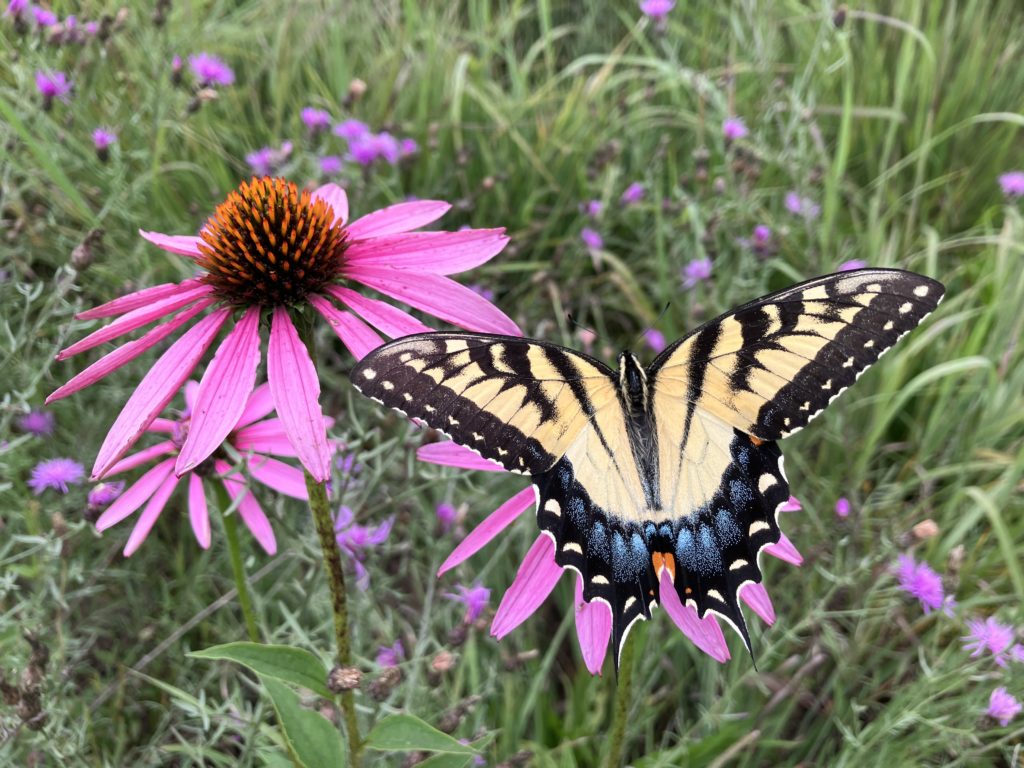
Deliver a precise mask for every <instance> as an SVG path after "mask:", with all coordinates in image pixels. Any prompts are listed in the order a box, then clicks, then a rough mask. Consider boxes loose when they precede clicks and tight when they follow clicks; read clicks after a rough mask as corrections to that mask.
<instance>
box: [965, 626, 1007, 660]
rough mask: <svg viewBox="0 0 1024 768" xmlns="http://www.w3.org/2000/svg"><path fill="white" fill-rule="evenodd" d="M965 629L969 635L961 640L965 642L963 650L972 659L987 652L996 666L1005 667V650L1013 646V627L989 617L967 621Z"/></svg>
mask: <svg viewBox="0 0 1024 768" xmlns="http://www.w3.org/2000/svg"><path fill="white" fill-rule="evenodd" d="M967 629H968V631H969V632H970V634H969V635H967V636H966V637H964V638H963V639H964V640H965V641H966V642H965V643H964V650H965V651H971V658H972V659H976V658H977V657H979V656H981V654H983V653H984V652H985V651H988V652H990V653H991V654H992V656H993V657H994V658H995V662H996V664H998V665H999V666H1000V667H1005V666H1006V656H1007V650H1009V649H1010V646H1012V645H1013V627H1011V626H1009V625H1007V624H1001V623H999V622H998V621H997V620H996V619H995V618H994V617H992V616H989V617H988V618H987V619H985V620H984V621H968V622H967Z"/></svg>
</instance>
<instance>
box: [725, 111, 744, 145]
mask: <svg viewBox="0 0 1024 768" xmlns="http://www.w3.org/2000/svg"><path fill="white" fill-rule="evenodd" d="M722 135H723V136H724V137H725V140H726V142H730V141H736V140H737V139H742V138H743V137H744V136H746V135H747V126H746V124H745V123H744V122H743V120H742V119H741V118H738V117H727V118H725V120H723V121H722Z"/></svg>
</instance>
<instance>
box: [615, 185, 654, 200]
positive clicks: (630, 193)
mask: <svg viewBox="0 0 1024 768" xmlns="http://www.w3.org/2000/svg"><path fill="white" fill-rule="evenodd" d="M645 194H647V189H646V188H645V187H644V185H643V184H641V183H640V182H639V181H634V182H633V183H632V184H630V185H629V186H628V187H626V189H625V191H624V192H623V193H622V197H620V198H619V202H621V203H622V204H623V205H633V203H639V202H640V201H641V200H643V199H644V195H645Z"/></svg>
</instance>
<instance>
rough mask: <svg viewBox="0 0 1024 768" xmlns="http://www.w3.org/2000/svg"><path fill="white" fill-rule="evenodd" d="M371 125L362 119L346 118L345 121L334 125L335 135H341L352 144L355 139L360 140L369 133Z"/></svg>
mask: <svg viewBox="0 0 1024 768" xmlns="http://www.w3.org/2000/svg"><path fill="white" fill-rule="evenodd" d="M369 133H370V126H368V125H367V124H366V123H364V122H362V121H361V120H351V119H350V120H346V121H344V122H343V123H338V125H336V126H334V135H335V136H340V137H341V138H343V139H344V140H345V141H347V142H349V143H350V144H351V143H352V142H353V141H358V140H359V139H361V138H363V137H364V136H367V135H369Z"/></svg>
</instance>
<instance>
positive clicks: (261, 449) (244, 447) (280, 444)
mask: <svg viewBox="0 0 1024 768" xmlns="http://www.w3.org/2000/svg"><path fill="white" fill-rule="evenodd" d="M324 421H329V419H325V420H324ZM231 444H232V445H233V446H235V448H237V449H238V450H239V451H241V452H242V453H269V454H271V455H273V456H286V457H294V456H298V454H297V453H296V451H295V446H293V445H292V444H291V442H289V440H288V434H287V433H286V432H285V431H284V425H283V424H282V423H281V420H280V419H264V420H263V421H260V422H257V423H256V424H250V425H249V426H248V427H243V428H242V429H240V430H238V431H237V432H236V433H235V434H234V435H232V437H231Z"/></svg>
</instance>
